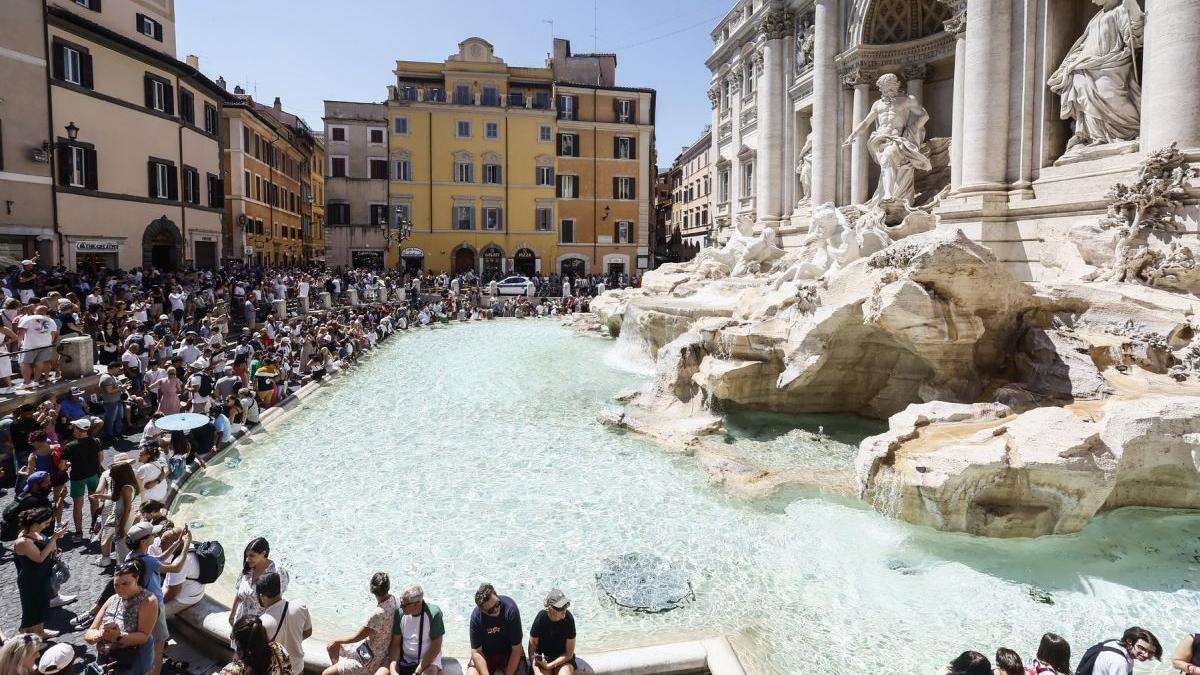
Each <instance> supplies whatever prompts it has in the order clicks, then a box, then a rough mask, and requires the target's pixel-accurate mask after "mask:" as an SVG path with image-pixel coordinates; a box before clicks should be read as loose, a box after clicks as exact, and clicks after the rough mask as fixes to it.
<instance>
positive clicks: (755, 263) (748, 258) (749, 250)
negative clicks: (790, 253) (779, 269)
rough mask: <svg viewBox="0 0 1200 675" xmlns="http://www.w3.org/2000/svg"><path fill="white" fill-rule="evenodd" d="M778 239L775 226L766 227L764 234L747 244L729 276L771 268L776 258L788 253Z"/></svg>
mask: <svg viewBox="0 0 1200 675" xmlns="http://www.w3.org/2000/svg"><path fill="white" fill-rule="evenodd" d="M778 240H779V237H778V235H777V234H776V233H775V228H772V227H764V228H763V231H762V236H759V237H755V238H754V240H753V241H751V242H750V243H749V244H747V246H746V250H744V251H742V255H741V256H740V257H739V258H738V261H737V263H736V264H734V266H733V270H732V271H730V273H729V276H731V277H740V276H746V275H748V274H757V273H758V272H759V271H763V270H769V269H770V268H771V266H772V265H773V264H774V262H775V261H776V260H779V259H780V258H782V257H783V256H784V255H786V254H787V251H784V250H783V249H782V248H780V247H779V244H778Z"/></svg>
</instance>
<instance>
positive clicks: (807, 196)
mask: <svg viewBox="0 0 1200 675" xmlns="http://www.w3.org/2000/svg"><path fill="white" fill-rule="evenodd" d="M812 168H813V158H812V134H809V135H808V138H807V139H806V140H805V141H804V147H803V148H801V149H800V157H799V159H798V160H797V161H796V176H797V177H798V178H799V179H800V198H799V199H798V200H797V201H796V204H797V205H800V204H804V203H806V202H808V201H810V200H811V199H812Z"/></svg>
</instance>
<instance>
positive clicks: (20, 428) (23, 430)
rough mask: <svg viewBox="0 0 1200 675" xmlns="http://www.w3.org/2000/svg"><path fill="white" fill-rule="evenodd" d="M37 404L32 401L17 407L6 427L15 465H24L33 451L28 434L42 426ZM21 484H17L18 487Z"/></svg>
mask: <svg viewBox="0 0 1200 675" xmlns="http://www.w3.org/2000/svg"><path fill="white" fill-rule="evenodd" d="M35 412H37V406H35V405H34V404H32V403H24V404H22V405H21V407H20V408H17V416H16V419H14V420H13V423H12V425H11V426H9V428H8V432H9V435H10V436H11V438H12V445H13V453H14V454H15V455H16V460H17V463H16V465H17V466H25V465H26V464H27V463H28V462H29V455H30V453H32V452H33V444H32V443H30V442H29V434H31V433H33V432H35V431H38V430H40V429H41V428H42V423H41V422H39V421H38V419H37V415H35V414H34V413H35ZM20 487H21V486H20V485H18V486H17V488H18V489H19V488H20Z"/></svg>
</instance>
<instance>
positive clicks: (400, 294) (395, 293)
mask: <svg viewBox="0 0 1200 675" xmlns="http://www.w3.org/2000/svg"><path fill="white" fill-rule="evenodd" d="M392 301H393V302H404V287H403V286H399V287H397V288H395V289H393V290H392Z"/></svg>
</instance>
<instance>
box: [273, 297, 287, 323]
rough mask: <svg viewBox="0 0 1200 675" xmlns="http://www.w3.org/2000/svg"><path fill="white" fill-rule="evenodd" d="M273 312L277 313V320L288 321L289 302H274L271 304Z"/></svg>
mask: <svg viewBox="0 0 1200 675" xmlns="http://www.w3.org/2000/svg"><path fill="white" fill-rule="evenodd" d="M271 311H272V312H274V313H275V318H276V319H286V318H287V300H273V301H272V302H271Z"/></svg>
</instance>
